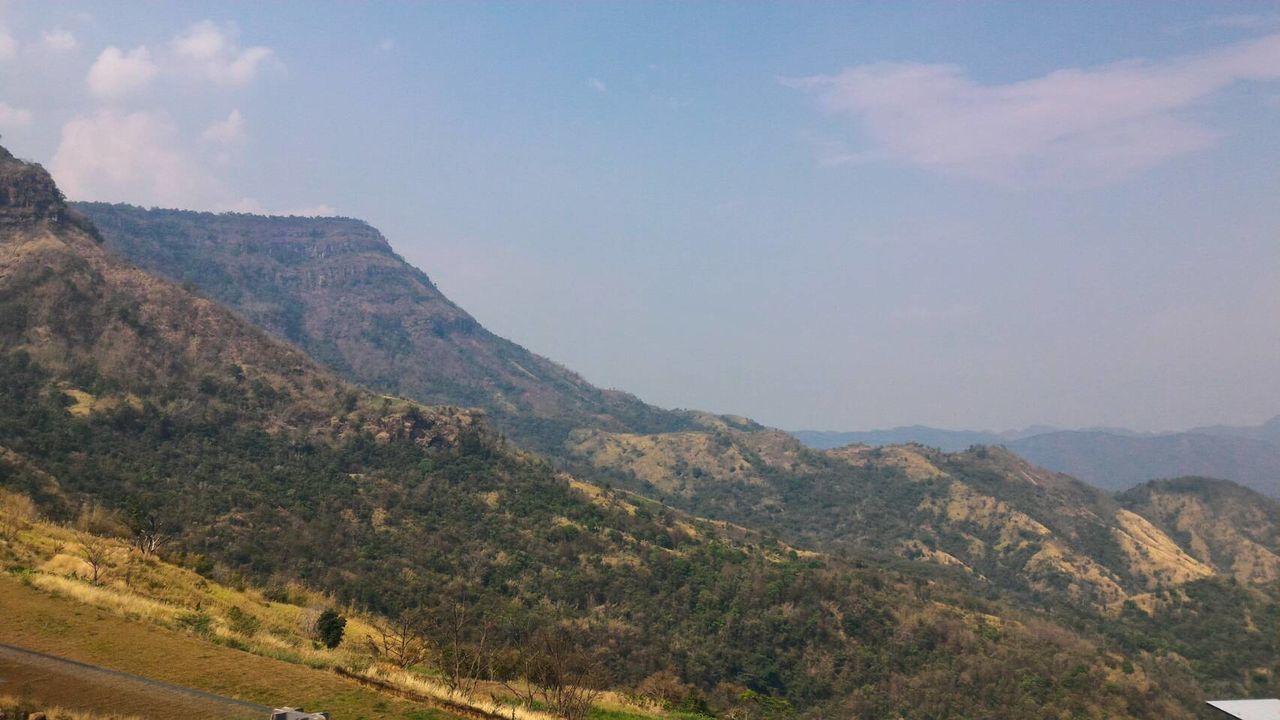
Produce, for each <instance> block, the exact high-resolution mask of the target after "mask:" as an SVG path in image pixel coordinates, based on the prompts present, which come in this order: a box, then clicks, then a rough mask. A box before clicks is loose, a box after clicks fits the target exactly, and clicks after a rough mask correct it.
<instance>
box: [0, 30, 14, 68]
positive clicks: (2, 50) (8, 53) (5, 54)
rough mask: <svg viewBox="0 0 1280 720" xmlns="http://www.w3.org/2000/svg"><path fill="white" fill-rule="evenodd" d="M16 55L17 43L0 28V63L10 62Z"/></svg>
mask: <svg viewBox="0 0 1280 720" xmlns="http://www.w3.org/2000/svg"><path fill="white" fill-rule="evenodd" d="M17 55H18V41H17V40H14V39H13V36H12V35H10V34H9V33H8V32H7V31H6V30H5V29H4V28H3V27H0V61H2V60H12V59H13V58H15V57H17Z"/></svg>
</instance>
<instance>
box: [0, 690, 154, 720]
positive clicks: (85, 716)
mask: <svg viewBox="0 0 1280 720" xmlns="http://www.w3.org/2000/svg"><path fill="white" fill-rule="evenodd" d="M37 712H41V713H44V716H45V717H46V718H48V720H139V718H137V717H135V716H133V715H116V714H114V713H112V714H107V715H102V714H99V713H87V712H80V711H77V710H67V709H66V708H60V707H57V706H53V707H49V706H45V705H40V704H38V703H32V702H30V701H27V700H23V699H21V698H15V697H11V696H8V695H0V717H10V716H12V717H15V718H18V719H19V720H22V719H23V718H25V717H26V716H28V715H31V714H32V713H37Z"/></svg>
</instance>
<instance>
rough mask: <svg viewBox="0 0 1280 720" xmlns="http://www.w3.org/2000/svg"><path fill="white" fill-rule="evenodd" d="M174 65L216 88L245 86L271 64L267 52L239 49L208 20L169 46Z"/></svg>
mask: <svg viewBox="0 0 1280 720" xmlns="http://www.w3.org/2000/svg"><path fill="white" fill-rule="evenodd" d="M171 47H172V48H173V53H174V56H175V58H176V60H177V62H178V64H179V65H180V66H181V67H182V68H183V69H185V70H187V71H189V72H192V73H194V74H195V75H197V76H199V77H203V78H204V79H207V80H209V81H210V82H213V83H215V84H217V85H246V84H248V83H249V82H252V81H253V79H254V77H256V76H257V74H258V71H259V70H260V69H261V68H262V67H264V66H265V65H266V64H267V63H269V62H271V61H272V60H273V59H274V57H275V53H274V52H272V50H271V49H270V48H266V47H261V46H255V47H250V48H243V49H242V48H241V47H240V46H239V45H237V44H236V43H235V41H234V40H233V39H232V37H231V33H230V31H229V30H224V29H223V28H220V27H218V25H216V24H214V23H213V22H211V21H209V20H204V21H201V22H198V23H196V24H195V25H192V26H191V28H190V29H189V30H187V32H186V33H185V34H183V35H179V36H178V37H176V38H174V39H173V42H172V43H171Z"/></svg>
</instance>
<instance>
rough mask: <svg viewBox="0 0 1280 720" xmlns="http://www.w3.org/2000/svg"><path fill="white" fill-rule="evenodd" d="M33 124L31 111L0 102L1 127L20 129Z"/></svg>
mask: <svg viewBox="0 0 1280 720" xmlns="http://www.w3.org/2000/svg"><path fill="white" fill-rule="evenodd" d="M30 125H31V111H30V110H26V109H23V108H19V107H14V106H12V105H10V104H8V103H5V102H0V128H3V129H5V130H20V129H23V128H26V127H29V126H30Z"/></svg>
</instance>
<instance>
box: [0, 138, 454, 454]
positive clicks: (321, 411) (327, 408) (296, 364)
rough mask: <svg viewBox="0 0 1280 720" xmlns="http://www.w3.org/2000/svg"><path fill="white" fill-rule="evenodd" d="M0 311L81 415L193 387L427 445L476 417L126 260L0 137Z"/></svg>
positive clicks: (4, 332) (184, 393)
mask: <svg viewBox="0 0 1280 720" xmlns="http://www.w3.org/2000/svg"><path fill="white" fill-rule="evenodd" d="M0 318H3V321H2V322H0V352H2V353H4V355H5V356H6V358H10V359H11V358H15V357H19V356H20V357H21V358H22V360H21V362H23V363H26V362H31V363H34V364H35V365H36V366H37V367H39V368H40V369H41V371H42V372H43V373H45V374H46V375H47V376H48V377H50V378H52V379H53V384H52V385H50V386H49V387H47V388H45V389H44V392H46V393H53V394H56V395H58V396H61V397H64V398H65V401H66V402H67V403H68V412H70V413H72V414H76V415H81V416H91V415H94V414H95V413H98V412H108V411H113V410H115V409H118V408H121V407H125V406H128V407H131V408H133V409H134V410H136V411H139V412H140V411H141V410H142V408H143V406H144V405H148V406H151V407H158V408H163V409H165V410H166V411H167V410H173V411H175V412H183V411H184V410H183V408H187V409H189V408H190V407H191V406H192V402H191V398H199V399H200V401H201V403H202V404H204V405H205V406H206V410H208V409H210V408H212V409H213V411H216V412H222V413H226V414H227V415H228V416H234V418H235V422H236V423H237V424H242V425H245V426H256V427H258V428H261V429H264V430H267V431H270V432H278V431H301V432H306V433H313V434H321V435H336V434H341V433H343V432H349V431H350V430H351V429H361V428H365V426H368V425H371V424H378V423H390V425H389V427H394V426H395V425H396V422H397V421H404V420H405V419H406V418H408V419H410V420H411V421H412V422H411V423H410V424H409V426H408V427H407V428H402V429H401V430H399V431H397V434H398V435H406V434H408V435H412V436H414V437H419V438H421V439H422V442H423V443H424V444H439V443H445V442H450V441H452V440H456V438H457V436H458V434H459V432H460V431H461V430H460V429H462V428H465V427H469V426H471V425H472V424H473V423H474V422H478V420H477V419H476V418H474V417H472V416H471V415H468V414H467V413H459V412H456V411H453V410H448V411H442V410H435V409H431V408H424V407H420V406H416V405H413V404H412V403H408V402H405V401H399V400H395V401H393V400H390V399H387V400H384V399H382V398H378V397H376V396H372V395H369V394H367V393H362V392H359V391H357V390H356V389H355V388H353V387H351V386H349V385H348V384H347V383H345V382H343V381H342V380H340V379H339V378H337V377H336V376H335V375H333V374H332V373H331V372H330V371H328V370H326V369H324V368H322V367H321V366H319V365H318V364H316V363H315V362H314V361H312V360H311V359H310V358H309V357H307V356H306V355H305V354H303V353H302V352H300V351H299V350H297V349H296V348H293V347H291V346H289V345H288V344H286V343H282V342H279V341H276V340H274V339H272V338H271V337H269V336H268V335H267V334H266V333H264V332H263V331H261V330H260V329H258V328H256V327H254V326H252V325H251V324H249V323H248V322H246V321H245V320H243V319H242V318H239V317H237V316H236V315H234V314H233V313H231V312H229V311H228V310H226V309H225V308H223V307H222V306H220V305H218V304H217V303H215V302H212V301H211V300H208V299H206V298H201V297H196V296H194V295H192V294H190V293H189V292H187V291H186V290H184V289H183V288H181V287H179V286H177V285H175V284H173V283H172V282H169V281H167V280H163V279H160V278H157V277H154V276H151V275H148V274H147V273H145V272H142V271H141V270H139V269H137V268H136V267H133V266H131V265H129V264H128V263H126V262H123V261H122V260H120V259H119V258H117V257H116V256H115V255H113V254H112V253H110V252H108V251H107V250H106V249H104V248H103V246H102V244H101V242H100V237H99V236H98V234H97V231H96V230H95V229H94V227H93V225H92V224H91V223H90V222H89V221H88V220H86V219H85V218H84V217H83V216H81V215H80V214H79V213H77V212H75V211H74V210H73V209H70V208H68V207H67V205H66V203H65V202H64V201H63V198H62V195H61V193H60V192H59V191H58V189H57V186H56V185H55V184H54V182H53V180H52V179H51V178H50V177H49V174H48V173H47V172H46V171H45V170H44V168H42V167H40V166H39V165H37V164H34V163H26V162H22V161H21V160H18V159H16V158H14V157H13V156H12V155H11V154H9V153H8V151H5V150H3V149H2V148H0ZM384 415H389V416H391V417H392V418H393V419H388V418H385V417H383V416H384ZM464 416H465V417H464ZM397 419H398V420H397ZM400 425H402V426H403V425H404V422H400Z"/></svg>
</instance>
